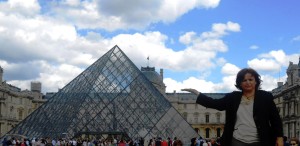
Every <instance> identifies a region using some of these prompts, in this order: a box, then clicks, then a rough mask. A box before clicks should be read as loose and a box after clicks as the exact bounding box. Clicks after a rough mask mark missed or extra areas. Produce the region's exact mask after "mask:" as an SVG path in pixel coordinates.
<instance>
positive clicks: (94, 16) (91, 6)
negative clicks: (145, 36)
mask: <svg viewBox="0 0 300 146" xmlns="http://www.w3.org/2000/svg"><path fill="white" fill-rule="evenodd" d="M26 2H27V1H26ZM23 3H24V2H23ZM44 3H50V4H48V5H51V4H52V3H54V2H52V1H45V2H44ZM219 3H220V0H193V1H185V0H174V1H168V0H163V1H162V0H152V1H148V0H139V1H135V0H127V1H123V0H110V1H107V0H91V1H79V0H67V1H55V4H52V5H51V6H52V7H49V8H48V12H47V13H49V14H51V15H49V16H51V17H55V18H57V19H60V20H66V21H71V22H73V23H74V24H75V25H76V26H77V27H78V28H79V29H105V30H109V31H113V30H118V29H143V28H145V27H147V26H149V25H151V24H153V23H157V22H163V23H171V22H174V21H175V20H176V19H178V18H179V17H181V16H182V15H184V14H185V13H187V12H188V11H190V10H192V9H196V8H199V9H200V8H203V9H210V8H215V7H217V6H218V5H219Z"/></svg>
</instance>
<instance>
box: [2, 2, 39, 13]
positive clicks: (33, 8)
mask: <svg viewBox="0 0 300 146" xmlns="http://www.w3.org/2000/svg"><path fill="white" fill-rule="evenodd" d="M40 9H41V7H40V5H39V3H38V1H37V0H26V2H24V1H23V0H8V1H7V2H3V1H2V2H0V10H1V12H4V13H6V14H15V15H22V16H27V17H31V16H35V15H36V14H38V13H39V12H40Z"/></svg>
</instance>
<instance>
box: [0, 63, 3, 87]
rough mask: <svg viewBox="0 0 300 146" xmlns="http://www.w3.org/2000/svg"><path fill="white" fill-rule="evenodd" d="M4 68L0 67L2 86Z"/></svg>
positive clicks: (0, 82)
mask: <svg viewBox="0 0 300 146" xmlns="http://www.w3.org/2000/svg"><path fill="white" fill-rule="evenodd" d="M2 77H3V68H2V67H1V66H0V84H2V81H3V78H2Z"/></svg>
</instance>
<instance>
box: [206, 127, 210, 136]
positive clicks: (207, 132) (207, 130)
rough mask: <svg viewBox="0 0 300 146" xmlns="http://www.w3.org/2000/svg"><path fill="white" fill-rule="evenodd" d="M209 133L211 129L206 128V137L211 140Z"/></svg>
mask: <svg viewBox="0 0 300 146" xmlns="http://www.w3.org/2000/svg"><path fill="white" fill-rule="evenodd" d="M209 131H210V129H209V128H206V129H205V137H206V138H209Z"/></svg>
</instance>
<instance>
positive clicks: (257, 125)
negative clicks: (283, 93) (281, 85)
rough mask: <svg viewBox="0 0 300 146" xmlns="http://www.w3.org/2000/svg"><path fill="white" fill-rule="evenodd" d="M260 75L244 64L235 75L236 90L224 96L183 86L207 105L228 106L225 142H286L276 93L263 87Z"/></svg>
mask: <svg viewBox="0 0 300 146" xmlns="http://www.w3.org/2000/svg"><path fill="white" fill-rule="evenodd" d="M261 82H262V81H261V79H260V75H259V74H258V73H257V72H256V71H255V70H254V69H252V68H244V69H242V70H240V71H239V72H238V74H237V75H236V84H235V86H236V87H237V88H238V89H239V90H240V91H233V92H231V93H228V94H226V95H225V96H224V97H223V98H220V99H213V98H211V97H208V96H206V95H204V94H201V93H200V92H199V91H197V90H195V89H191V88H186V89H182V91H187V92H190V93H193V94H196V95H197V96H198V97H197V100H196V103H198V104H200V105H202V106H205V107H207V108H213V109H217V110H220V111H222V110H225V114H226V115H225V116H226V119H225V126H224V131H223V134H222V137H221V140H220V142H221V145H222V146H275V145H276V146H283V128H282V121H281V118H280V116H279V113H278V110H277V108H276V105H275V103H274V101H273V99H274V97H273V95H272V94H271V93H270V92H267V91H264V90H261V89H260V85H261Z"/></svg>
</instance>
